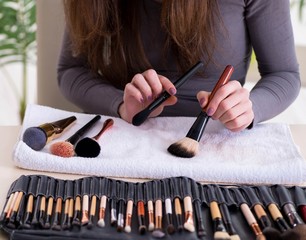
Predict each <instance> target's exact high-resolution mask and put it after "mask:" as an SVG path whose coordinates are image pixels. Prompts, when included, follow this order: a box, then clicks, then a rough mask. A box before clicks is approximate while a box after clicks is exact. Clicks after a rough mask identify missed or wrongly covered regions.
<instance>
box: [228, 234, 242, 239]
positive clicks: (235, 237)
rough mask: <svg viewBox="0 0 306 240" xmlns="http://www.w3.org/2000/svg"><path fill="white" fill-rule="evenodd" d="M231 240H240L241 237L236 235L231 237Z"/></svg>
mask: <svg viewBox="0 0 306 240" xmlns="http://www.w3.org/2000/svg"><path fill="white" fill-rule="evenodd" d="M230 237H231V240H240V237H239V235H237V234H235V235H231V236H230Z"/></svg>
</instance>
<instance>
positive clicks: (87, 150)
mask: <svg viewBox="0 0 306 240" xmlns="http://www.w3.org/2000/svg"><path fill="white" fill-rule="evenodd" d="M100 119H101V116H100V115H96V116H94V117H93V118H92V119H91V120H90V121H89V122H87V123H86V124H85V125H84V126H82V127H81V128H80V129H79V130H77V131H76V132H75V133H74V134H72V135H71V136H70V137H69V138H68V139H66V140H65V141H57V142H54V143H52V144H51V145H50V153H51V154H53V155H56V156H60V157H73V156H79V157H91V158H92V157H97V156H98V155H99V154H100V151H101V147H100V145H99V143H98V139H99V138H100V137H101V135H102V134H103V133H104V132H105V131H106V130H107V129H109V128H110V127H112V125H113V124H114V120H113V119H110V118H109V119H106V120H105V122H104V123H103V126H102V128H101V130H100V131H99V132H98V133H97V134H96V135H95V136H94V137H85V134H86V133H88V131H89V130H90V129H92V128H93V127H94V125H96V124H97V123H98V122H99V120H100ZM76 120H77V118H76V117H75V116H71V117H68V118H64V119H60V120H57V121H55V122H50V123H44V124H42V125H39V126H38V127H29V128H27V129H26V130H25V131H24V133H23V136H22V140H23V142H24V143H25V144H27V145H28V146H29V147H30V148H32V149H33V150H35V151H40V150H42V149H43V148H44V147H45V146H46V144H48V143H50V142H51V141H52V140H54V139H56V138H58V137H60V136H62V135H63V134H64V133H65V132H66V131H67V130H68V129H69V128H70V127H71V126H72V125H73V124H74V123H75V122H76Z"/></svg>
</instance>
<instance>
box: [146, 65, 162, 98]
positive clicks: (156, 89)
mask: <svg viewBox="0 0 306 240" xmlns="http://www.w3.org/2000/svg"><path fill="white" fill-rule="evenodd" d="M142 75H143V77H144V78H145V80H146V82H147V84H148V86H149V87H150V91H151V96H150V97H149V98H151V99H153V98H155V97H156V96H158V95H159V94H160V93H161V92H162V91H163V86H162V83H161V82H160V77H159V75H158V74H157V73H156V71H155V70H153V69H149V70H147V71H145V72H143V73H142Z"/></svg>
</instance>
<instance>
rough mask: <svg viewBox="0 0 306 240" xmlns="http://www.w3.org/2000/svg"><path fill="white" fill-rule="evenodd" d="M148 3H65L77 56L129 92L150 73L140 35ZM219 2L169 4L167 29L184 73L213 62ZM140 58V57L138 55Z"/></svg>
mask: <svg viewBox="0 0 306 240" xmlns="http://www.w3.org/2000/svg"><path fill="white" fill-rule="evenodd" d="M140 1H143V0H64V10H65V16H66V23H67V29H68V31H69V34H70V38H71V41H72V47H73V52H74V54H76V55H83V56H86V58H87V61H88V64H89V67H90V68H91V69H92V70H93V71H94V72H96V73H100V74H102V75H104V76H105V77H106V78H107V79H108V80H109V81H110V82H112V83H113V84H114V85H115V86H116V87H119V88H123V87H124V85H125V84H126V83H127V82H129V81H130V80H131V77H132V76H133V75H134V74H135V73H138V72H142V71H144V70H146V69H148V68H150V67H151V66H150V63H149V61H148V59H147V58H146V55H145V53H144V50H143V45H142V42H141V37H140V34H139V23H140V21H139V19H138V15H139V6H141V4H140ZM218 20H220V18H219V12H218V5H217V1H216V0H163V1H162V12H161V26H162V27H163V29H164V31H165V32H166V33H167V36H168V38H167V41H166V42H165V48H167V47H171V48H172V50H174V53H175V54H176V57H177V62H178V66H179V68H180V70H182V71H183V70H186V69H187V68H189V67H190V66H191V65H193V64H194V63H195V62H197V61H198V60H199V59H202V60H203V56H206V58H205V59H204V61H206V62H209V61H211V60H212V54H213V51H214V48H215V34H216V32H215V24H216V23H218ZM135 52H137V54H135Z"/></svg>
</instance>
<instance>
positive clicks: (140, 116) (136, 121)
mask: <svg viewBox="0 0 306 240" xmlns="http://www.w3.org/2000/svg"><path fill="white" fill-rule="evenodd" d="M200 67H203V63H202V62H198V63H196V64H195V65H194V66H193V67H192V68H191V69H189V70H188V71H187V72H186V73H185V74H184V75H183V76H181V77H180V78H179V79H178V80H176V81H175V82H174V83H173V84H174V86H175V87H176V89H178V88H179V87H180V86H182V85H183V84H184V83H185V82H186V81H187V80H188V79H189V78H190V77H191V76H192V75H193V74H195V73H196V72H197V71H198V70H199V69H200ZM170 96H171V95H170V94H169V93H168V92H166V91H164V92H163V93H162V94H161V95H160V96H159V97H158V98H156V99H155V100H154V101H153V102H152V103H151V104H150V105H149V106H148V107H146V108H145V109H144V110H142V111H140V112H139V113H137V114H136V115H135V116H134V117H133V119H132V124H133V125H134V126H140V125H141V124H142V123H143V122H144V121H145V120H146V119H147V118H148V116H149V115H150V114H151V112H153V111H154V110H155V109H156V108H157V107H159V106H160V105H161V104H162V103H163V102H165V101H166V100H167V99H168V98H169V97H170Z"/></svg>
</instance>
